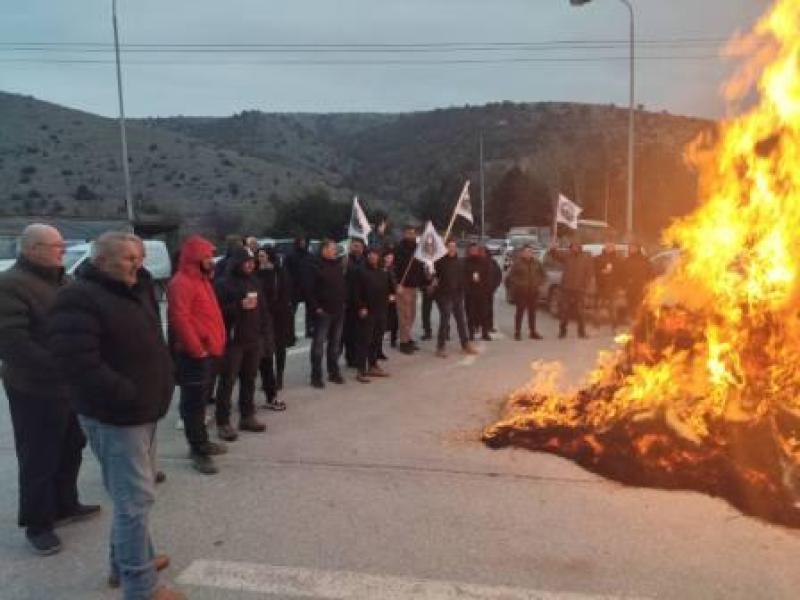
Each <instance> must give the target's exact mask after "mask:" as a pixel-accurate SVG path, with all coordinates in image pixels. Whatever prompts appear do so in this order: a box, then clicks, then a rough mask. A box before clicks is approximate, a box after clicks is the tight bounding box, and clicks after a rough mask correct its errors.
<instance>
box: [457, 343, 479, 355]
mask: <svg viewBox="0 0 800 600" xmlns="http://www.w3.org/2000/svg"><path fill="white" fill-rule="evenodd" d="M461 351H462V352H463V353H464V354H477V353H478V351H477V350H476V349H475V346H473V345H472V344H470V343H467V344H466V345H465V346H464V348H463V349H462V350H461Z"/></svg>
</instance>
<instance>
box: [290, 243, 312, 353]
mask: <svg viewBox="0 0 800 600" xmlns="http://www.w3.org/2000/svg"><path fill="white" fill-rule="evenodd" d="M316 262H317V261H316V258H315V257H314V256H312V255H311V253H310V252H309V251H308V244H307V240H306V238H304V237H303V236H298V237H296V238H295V239H294V250H293V251H292V253H291V254H289V256H287V257H286V269H287V270H288V271H289V276H290V277H291V280H292V316H294V315H296V314H297V307H298V306H300V304H304V305H305V311H306V337H307V338H310V337H311V335H312V326H313V323H314V316H313V315H312V314H309V313H310V311H309V309H308V295H309V293H310V290H311V285H312V284H313V282H314V273H315V270H316Z"/></svg>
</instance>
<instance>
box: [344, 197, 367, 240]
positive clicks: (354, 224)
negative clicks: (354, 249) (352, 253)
mask: <svg viewBox="0 0 800 600" xmlns="http://www.w3.org/2000/svg"><path fill="white" fill-rule="evenodd" d="M371 231H372V227H371V226H370V224H369V221H368V220H367V215H366V214H364V211H363V210H362V208H361V205H360V204H359V203H358V196H356V197H354V198H353V212H352V213H351V214H350V225H348V227H347V237H350V238H360V239H362V240H364V243H365V244H366V243H367V242H368V241H369V240H368V238H369V233H370V232H371Z"/></svg>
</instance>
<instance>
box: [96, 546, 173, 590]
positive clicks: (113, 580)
mask: <svg viewBox="0 0 800 600" xmlns="http://www.w3.org/2000/svg"><path fill="white" fill-rule="evenodd" d="M153 566H154V567H155V568H156V571H163V570H164V569H166V568H167V567H168V566H169V556H167V555H166V554H156V555H155V557H154V558H153ZM119 584H120V581H119V573H111V574H110V575H109V576H108V587H110V588H118V587H119Z"/></svg>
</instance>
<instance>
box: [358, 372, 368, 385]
mask: <svg viewBox="0 0 800 600" xmlns="http://www.w3.org/2000/svg"><path fill="white" fill-rule="evenodd" d="M356 381H357V382H359V383H371V382H370V380H369V377H367V376H366V375H365V374H364V373H359V374H358V375H356Z"/></svg>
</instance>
